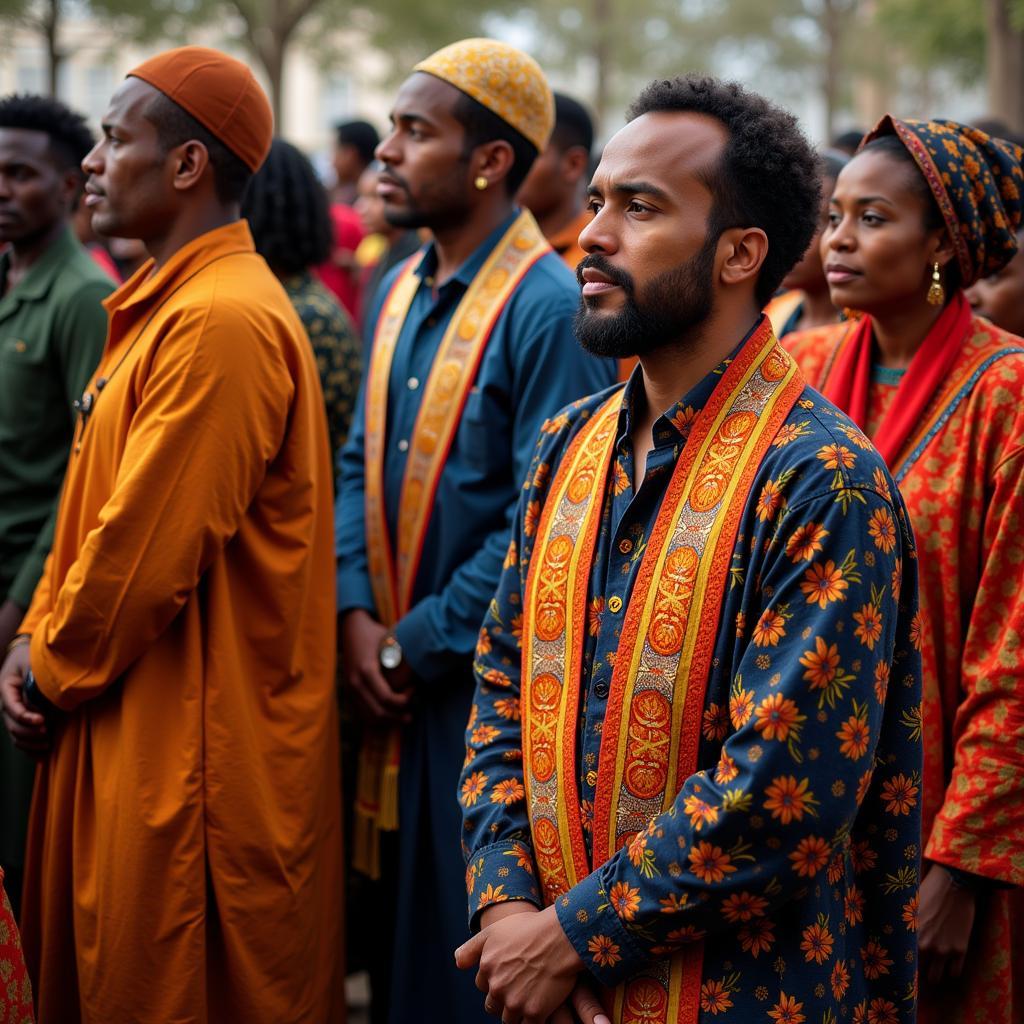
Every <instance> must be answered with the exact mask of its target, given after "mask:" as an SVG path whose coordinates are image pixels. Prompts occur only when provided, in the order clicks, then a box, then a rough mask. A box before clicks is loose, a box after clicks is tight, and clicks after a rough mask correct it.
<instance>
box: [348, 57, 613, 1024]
mask: <svg viewBox="0 0 1024 1024" xmlns="http://www.w3.org/2000/svg"><path fill="white" fill-rule="evenodd" d="M553 114H554V110H553V102H552V97H551V91H550V89H549V87H548V85H547V82H546V81H545V79H544V76H543V73H542V72H541V70H540V68H539V67H538V66H537V64H536V63H535V62H534V61H533V60H532V59H531V58H530V57H528V56H527V55H526V54H523V53H521V52H519V51H518V50H515V49H514V48H512V47H510V46H507V45H505V44H503V43H499V42H495V41H494V40H489V39H471V40H465V41H462V42H459V43H455V44H453V45H451V46H448V47H445V48H444V49H442V50H440V51H439V52H438V53H435V54H434V55H433V56H431V57H428V58H427V59H426V60H425V61H423V62H422V63H421V64H419V65H417V66H416V68H415V70H414V73H413V74H412V75H411V76H410V77H409V78H408V79H407V80H406V82H405V83H404V84H403V85H402V87H401V89H400V91H399V93H398V96H397V98H396V100H395V104H394V107H393V110H392V115H391V120H392V129H391V132H390V133H389V134H388V136H387V137H386V138H385V139H384V140H383V141H382V142H381V143H380V145H379V146H378V148H377V156H378V158H379V159H380V160H381V161H383V163H384V165H385V169H384V171H383V172H382V173H381V177H380V184H379V186H378V189H379V193H380V195H381V197H382V198H383V199H384V201H385V204H386V206H385V214H386V216H387V218H388V220H389V221H391V222H392V223H393V224H396V225H401V226H403V227H407V228H420V227H426V228H429V229H430V230H431V232H432V234H433V238H434V241H433V243H432V244H431V245H430V246H429V247H428V248H427V249H426V251H425V252H423V253H420V254H418V255H416V256H414V257H412V258H411V259H410V260H409V261H407V262H406V263H405V264H403V265H401V266H399V267H397V268H396V269H395V271H394V272H393V273H392V274H391V275H390V276H389V277H388V278H386V279H385V281H384V282H382V285H381V288H380V290H379V291H378V293H377V295H376V297H375V298H374V300H373V302H372V304H371V308H370V315H369V318H368V321H367V335H368V337H371V338H372V339H373V342H372V351H371V353H370V356H369V365H368V372H367V376H366V379H365V381H364V386H363V391H362V393H361V395H360V398H359V400H358V403H357V407H356V413H355V418H354V422H353V428H352V433H351V435H350V438H349V442H348V444H347V446H346V448H345V450H344V452H343V455H342V466H341V475H340V484H339V498H338V501H337V506H336V524H337V552H338V601H339V609H340V613H341V619H340V625H341V640H342V646H341V656H342V662H343V671H342V676H343V680H344V682H345V683H346V685H347V687H348V692H349V695H350V698H351V699H353V700H355V701H356V702H358V704H359V706H360V707H361V708H362V710H363V711H364V712H365V717H366V719H367V726H366V734H365V736H364V740H363V744H362V750H361V753H360V764H359V778H358V781H357V789H358V798H357V806H356V808H355V815H356V820H355V828H354V832H353V839H352V843H353V859H354V862H355V866H356V867H357V868H358V869H359V870H361V871H362V872H365V873H366V874H368V875H371V876H377V877H379V878H381V880H382V884H381V885H380V886H379V887H378V888H379V892H378V893H376V894H375V896H374V898H373V902H372V905H371V906H370V907H369V908H368V912H367V913H366V914H364V915H362V917H361V919H360V924H361V931H360V939H359V941H360V943H361V944H362V945H364V946H366V947H372V949H371V954H372V957H373V961H374V969H373V997H374V1018H375V1021H382V1022H383V1021H391V1022H394V1024H402V1022H405V1021H413V1020H415V1021H438V1022H441V1021H443V1022H445V1024H448V1022H450V1021H453V1020H457V1021H459V1022H460V1024H463V1022H466V1024H471V1022H473V1021H475V1020H482V1019H484V1011H483V999H482V997H481V995H480V993H479V992H477V991H476V989H475V988H474V987H473V982H472V979H470V978H466V977H463V976H460V975H459V974H458V972H457V971H456V970H455V967H454V964H453V962H452V951H453V949H454V948H455V947H456V946H458V945H459V944H460V942H462V941H463V940H464V939H465V938H466V937H467V936H468V929H467V925H466V920H465V916H464V914H462V913H461V908H460V903H461V899H462V893H463V892H464V883H463V871H462V869H461V867H460V866H459V865H460V862H461V856H460V852H459V840H458V837H459V816H458V808H457V805H456V804H455V802H454V800H453V793H454V792H455V786H456V783H457V781H458V774H459V768H460V766H461V764H462V755H463V743H462V731H463V728H464V727H465V719H466V714H467V712H468V710H469V703H470V698H471V694H472V669H471V665H472V652H473V648H474V645H475V643H476V638H477V634H478V632H479V628H480V622H481V620H482V619H483V615H484V612H485V611H486V609H487V603H488V601H489V600H490V597H491V595H492V594H493V592H494V585H495V582H496V581H497V578H498V575H499V573H500V572H501V565H502V561H503V559H504V555H505V534H506V531H507V529H508V522H509V516H510V515H511V511H512V508H513V506H514V503H515V500H516V497H517V495H518V492H519V488H520V485H521V484H522V482H523V480H524V478H525V475H526V472H527V469H528V466H529V453H530V449H531V446H532V437H531V435H535V434H536V431H537V429H538V427H539V425H540V423H541V422H542V421H543V419H544V418H545V417H546V416H548V415H551V414H552V413H553V412H554V411H555V410H556V409H558V408H559V407H560V406H561V405H563V404H564V403H565V402H566V401H569V400H571V399H573V398H576V397H579V396H580V395H582V394H584V393H586V392H588V391H590V390H593V389H595V388H600V387H603V386H605V385H606V384H608V383H610V382H611V381H612V380H613V379H614V375H615V368H614V365H613V364H612V363H611V362H610V361H606V360H601V359H597V358H595V357H592V356H589V355H586V354H584V353H581V352H579V351H578V349H577V347H576V345H575V342H574V341H573V338H572V331H571V324H572V317H573V314H574V312H575V308H576V304H577V301H578V288H577V286H576V282H575V281H574V280H573V277H572V275H571V273H569V271H568V270H567V268H566V267H565V266H564V265H563V264H562V263H561V261H560V260H559V259H558V257H557V255H556V254H555V253H554V252H552V250H551V249H550V247H549V245H548V244H547V242H546V241H545V239H544V237H543V235H542V233H541V232H540V230H539V229H538V227H537V224H536V222H535V221H534V219H533V217H532V216H531V215H530V214H529V213H525V212H523V213H520V212H519V211H518V210H517V209H516V207H515V205H514V201H513V196H514V195H515V194H516V191H517V190H518V188H519V186H520V185H521V184H522V181H523V179H524V177H525V176H526V173H527V172H528V171H529V169H530V166H531V164H532V163H533V161H534V159H535V158H536V156H537V153H538V152H539V151H540V150H541V149H543V148H544V146H545V144H546V143H547V140H548V136H549V135H550V132H551V127H552V121H553ZM396 830H397V831H396ZM399 840H400V843H399ZM392 963H393V964H395V965H400V968H397V967H396V970H395V972H394V976H393V977H390V972H389V967H390V965H391V964H392Z"/></svg>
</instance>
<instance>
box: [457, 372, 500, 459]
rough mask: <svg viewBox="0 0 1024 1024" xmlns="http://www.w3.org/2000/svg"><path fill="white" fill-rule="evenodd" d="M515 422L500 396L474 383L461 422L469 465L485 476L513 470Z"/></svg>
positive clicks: (461, 438)
mask: <svg viewBox="0 0 1024 1024" xmlns="http://www.w3.org/2000/svg"><path fill="white" fill-rule="evenodd" d="M510 428H511V424H510V423H509V416H508V412H507V410H506V409H505V407H504V405H503V404H502V403H501V402H500V401H499V399H498V398H497V397H496V396H494V395H490V394H488V393H487V392H486V391H483V390H481V389H480V388H479V387H476V386H474V387H473V388H472V389H471V390H470V392H469V395H468V396H467V397H466V406H465V408H464V409H463V410H462V420H461V421H460V423H459V432H458V441H459V450H460V452H461V453H462V454H463V455H464V456H465V459H466V462H467V464H468V465H469V466H470V467H472V468H473V469H475V470H476V471H477V472H479V473H482V474H484V475H485V476H491V475H492V474H499V473H502V472H506V473H507V472H509V470H510V469H511V461H512V459H511V452H510V451H509V438H510V436H511V429H510Z"/></svg>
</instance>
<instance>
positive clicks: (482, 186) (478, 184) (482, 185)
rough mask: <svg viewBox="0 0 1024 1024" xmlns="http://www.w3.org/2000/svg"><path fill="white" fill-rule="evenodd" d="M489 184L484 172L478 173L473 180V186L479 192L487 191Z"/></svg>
mask: <svg viewBox="0 0 1024 1024" xmlns="http://www.w3.org/2000/svg"><path fill="white" fill-rule="evenodd" d="M487 185H488V181H487V179H486V178H485V177H484V176H483V175H482V174H479V175H477V177H476V178H475V179H474V181H473V186H474V187H475V188H476V190H477V192H484V191H486V189H487Z"/></svg>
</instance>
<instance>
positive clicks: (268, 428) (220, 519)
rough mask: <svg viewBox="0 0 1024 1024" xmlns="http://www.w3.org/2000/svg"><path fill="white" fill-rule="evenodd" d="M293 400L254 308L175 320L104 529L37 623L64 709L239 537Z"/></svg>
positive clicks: (104, 514) (44, 685) (40, 658)
mask: <svg viewBox="0 0 1024 1024" xmlns="http://www.w3.org/2000/svg"><path fill="white" fill-rule="evenodd" d="M293 393H294V385H293V383H292V380H291V377H290V375H289V373H288V368H287V366H286V365H285V362H284V359H283V357H282V355H281V354H280V351H279V350H278V349H277V348H276V347H275V346H274V345H273V343H272V339H271V338H269V337H263V336H261V335H260V334H259V333H258V332H257V331H256V330H255V329H254V327H253V323H252V320H251V319H250V318H248V317H247V316H246V315H245V311H244V310H241V309H239V308H237V307H236V306H233V305H232V304H230V303H225V302H223V301H220V302H218V303H217V304H215V305H212V304H211V305H206V304H197V306H196V308H195V309H194V310H193V309H190V310H189V311H187V312H183V313H182V314H181V315H180V316H179V317H177V318H176V319H175V320H174V321H173V322H171V323H170V324H168V326H167V329H166V334H165V336H164V337H163V338H162V340H161V342H160V345H159V346H158V348H157V349H156V353H155V355H154V357H153V361H152V364H151V366H150V367H149V370H148V373H147V374H146V377H145V384H144V386H143V388H142V392H141V394H140V395H139V396H138V405H137V407H136V409H135V410H134V413H133V415H132V418H131V423H130V426H129V428H128V432H127V436H126V439H125V448H124V452H123V456H122V458H121V459H120V465H119V470H118V474H117V479H116V483H115V486H114V489H113V492H112V493H111V495H110V497H109V498H108V499H107V501H106V502H105V503H104V505H103V507H102V510H101V513H100V516H99V523H98V526H97V527H96V528H95V529H93V530H92V531H91V532H90V533H89V534H88V535H87V536H86V538H85V541H84V543H83V544H82V547H81V549H80V551H79V553H78V557H77V559H76V560H75V562H74V563H73V564H72V565H71V567H70V569H69V571H68V573H67V575H66V576H65V578H64V581H63V583H62V585H61V586H60V589H59V590H58V592H57V593H56V594H48V593H47V591H46V588H45V587H43V588H41V589H40V591H38V592H37V593H36V595H35V599H34V600H33V603H32V607H31V608H30V610H29V612H28V614H27V616H26V619H25V622H26V629H27V630H28V631H30V632H31V633H32V644H31V654H30V659H31V665H32V670H33V672H34V673H35V675H36V678H37V680H38V683H39V687H40V689H41V690H42V691H43V693H44V694H45V695H46V696H47V697H48V698H49V699H50V700H51V701H52V702H53V703H54V704H56V705H57V706H58V707H60V708H62V709H64V710H71V709H73V708H75V707H77V706H78V705H79V704H81V703H82V702H83V701H87V700H90V699H91V698H94V697H96V696H98V695H99V694H100V693H102V692H103V690H104V689H105V688H106V687H107V686H109V685H110V684H111V683H113V682H114V681H116V680H117V679H118V677H119V676H120V675H121V674H122V673H123V672H124V671H125V670H126V669H127V668H128V667H129V666H130V665H131V664H132V663H133V661H135V659H136V658H138V657H139V655H141V654H142V653H143V652H144V651H145V650H146V648H147V647H148V646H149V645H151V644H152V642H153V641H154V640H155V639H156V638H157V637H158V636H160V634H161V633H162V632H163V631H164V630H165V629H166V628H167V626H168V625H169V623H170V622H171V621H172V619H173V618H174V616H175V615H176V614H177V612H178V611H179V610H180V609H181V607H182V606H183V605H184V604H185V601H186V600H187V598H188V596H189V595H190V594H191V593H192V591H193V590H194V589H195V588H196V586H197V584H198V583H199V580H200V577H201V576H202V574H203V572H204V570H205V569H206V567H207V566H209V564H210V563H211V562H212V561H213V559H214V557H215V555H216V554H217V552H218V551H219V550H221V549H222V548H223V547H224V546H225V545H226V544H227V543H228V542H229V541H230V539H231V537H232V535H233V534H234V533H235V532H236V531H237V529H238V527H239V524H240V522H241V520H242V517H243V515H244V513H245V511H246V509H247V508H248V507H249V505H250V504H251V502H252V500H253V497H254V496H255V494H256V492H257V489H258V488H259V485H260V483H261V481H262V480H263V479H264V476H265V475H266V471H267V466H268V464H269V462H270V460H271V459H272V458H273V457H274V455H275V454H276V452H277V451H278V449H279V448H280V446H281V442H282V439H283V437H284V433H285V429H286V425H287V418H288V412H289V407H290V404H291V400H292V395H293ZM102 401H103V398H102V396H101V397H100V399H99V402H102ZM86 429H88V427H87V428H86ZM44 578H47V577H46V576H44ZM50 609H52V610H50ZM238 614H240V615H244V614H245V611H244V609H239V611H238Z"/></svg>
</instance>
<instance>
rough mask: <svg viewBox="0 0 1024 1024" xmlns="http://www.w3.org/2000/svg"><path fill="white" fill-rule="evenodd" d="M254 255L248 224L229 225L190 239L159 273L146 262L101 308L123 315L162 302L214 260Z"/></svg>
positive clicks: (241, 221) (237, 221)
mask: <svg viewBox="0 0 1024 1024" xmlns="http://www.w3.org/2000/svg"><path fill="white" fill-rule="evenodd" d="M255 251H256V247H255V246H254V244H253V240H252V234H251V232H250V231H249V224H248V222H247V221H244V220H236V221H232V222H231V223H230V224H225V225H224V226H223V227H219V228H214V229H213V230H212V231H207V232H205V233H203V234H201V235H199V236H198V237H197V238H193V239H192V241H191V242H188V243H187V244H185V245H183V246H182V247H181V248H180V249H179V250H178V251H177V252H176V253H174V255H173V256H171V258H170V259H169V260H168V261H167V262H166V263H165V264H164V265H163V266H162V267H160V268H159V269H156V268H155V266H154V262H153V260H147V261H146V262H145V263H144V264H143V265H142V266H141V267H140V268H139V269H138V270H137V271H136V272H135V273H134V274H133V275H132V276H131V277H130V278H128V280H127V281H125V283H124V284H123V285H121V287H120V288H118V289H117V291H116V292H114V293H113V294H112V295H109V296H107V298H105V299H104V300H103V305H104V306H106V308H107V309H108V310H109V311H110V313H111V314H115V313H122V312H124V311H125V310H128V309H131V308H132V307H135V306H140V305H142V304H144V303H148V302H149V301H150V300H152V299H154V298H157V299H159V298H162V297H163V296H165V295H167V294H168V293H169V292H171V291H173V290H174V289H175V288H177V287H179V286H180V285H182V284H184V283H185V281H187V280H188V279H189V278H190V277H192V276H193V275H194V274H196V273H197V272H198V271H200V270H202V269H203V268H204V267H206V266H208V265H209V264H210V263H213V262H214V260H218V259H221V258H222V257H224V256H231V255H235V254H236V253H247V252H255Z"/></svg>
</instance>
